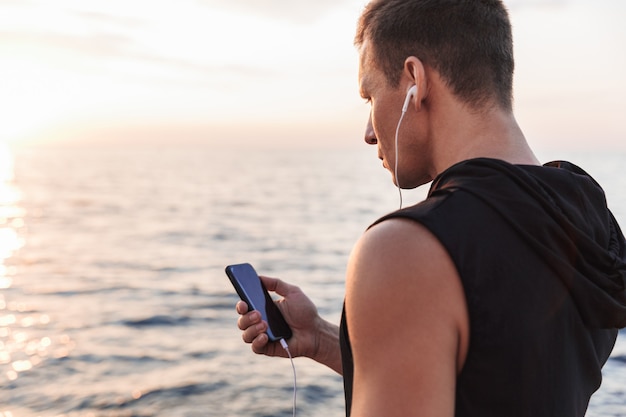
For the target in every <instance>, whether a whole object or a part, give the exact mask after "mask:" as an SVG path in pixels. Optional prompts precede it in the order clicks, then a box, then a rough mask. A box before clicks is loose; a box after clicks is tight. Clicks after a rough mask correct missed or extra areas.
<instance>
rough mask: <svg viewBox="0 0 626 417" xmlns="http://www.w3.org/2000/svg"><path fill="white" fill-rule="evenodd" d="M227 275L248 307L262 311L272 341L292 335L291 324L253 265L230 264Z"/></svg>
mask: <svg viewBox="0 0 626 417" xmlns="http://www.w3.org/2000/svg"><path fill="white" fill-rule="evenodd" d="M226 275H227V276H228V279H230V282H231V283H232V284H233V286H234V287H235V290H236V291H237V294H238V295H239V298H241V299H242V300H243V301H245V302H246V304H248V309H249V310H257V311H258V312H260V313H261V317H262V318H263V320H265V321H266V322H267V324H268V326H267V336H268V338H269V340H270V341H272V342H276V341H278V340H280V339H285V340H287V339H289V338H290V337H291V329H290V328H289V325H288V324H287V322H286V321H285V318H284V317H283V315H282V314H281V312H280V310H279V309H278V307H277V306H276V304H275V303H274V300H273V299H272V297H271V296H270V294H269V293H268V292H267V289H266V288H265V286H264V285H263V282H262V281H261V278H259V276H258V275H257V273H256V271H255V270H254V268H253V267H252V265H250V264H248V263H244V264H237V265H228V266H227V267H226Z"/></svg>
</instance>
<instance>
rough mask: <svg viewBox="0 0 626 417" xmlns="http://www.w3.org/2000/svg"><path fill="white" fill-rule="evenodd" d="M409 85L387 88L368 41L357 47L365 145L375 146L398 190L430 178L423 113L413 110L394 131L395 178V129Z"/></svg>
mask: <svg viewBox="0 0 626 417" xmlns="http://www.w3.org/2000/svg"><path fill="white" fill-rule="evenodd" d="M413 82H414V81H413V80H411V79H408V78H403V79H401V82H400V85H399V86H398V87H395V88H394V87H391V86H390V85H389V82H388V81H387V78H386V77H385V74H384V73H383V72H382V70H380V69H379V68H378V66H377V65H376V63H375V61H374V59H373V52H372V50H371V47H370V45H369V43H368V41H367V40H366V41H365V42H364V43H363V44H362V45H361V49H360V60H359V84H360V90H361V96H362V97H363V98H364V99H366V100H367V101H368V102H369V103H370V105H371V110H370V117H369V120H368V123H367V128H366V130H365V142H366V143H368V144H370V145H377V147H378V157H379V158H380V159H381V160H382V161H383V166H384V167H385V168H386V169H387V170H389V172H391V174H392V177H393V182H394V183H395V184H396V185H399V186H401V187H402V188H414V187H417V186H419V185H422V184H425V183H427V182H428V181H430V180H431V179H432V178H431V176H430V173H429V172H428V171H429V170H428V168H429V166H430V164H429V155H430V154H429V152H428V149H429V146H428V135H427V134H426V132H427V128H426V123H427V122H426V119H424V117H425V116H424V115H425V113H420V112H416V111H415V109H409V110H408V111H407V113H405V115H404V117H403V119H402V123H401V125H400V128H399V130H398V152H397V157H398V171H397V176H398V178H396V172H395V163H396V129H397V128H398V124H399V122H400V117H401V116H402V106H403V104H404V101H405V98H406V96H407V92H408V90H409V89H410V88H411V87H412V86H414V85H415V84H414V83H413ZM409 107H411V106H409ZM398 182H399V184H398Z"/></svg>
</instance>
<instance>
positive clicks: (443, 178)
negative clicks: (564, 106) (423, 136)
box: [431, 158, 626, 329]
mask: <svg viewBox="0 0 626 417" xmlns="http://www.w3.org/2000/svg"><path fill="white" fill-rule="evenodd" d="M465 173H467V176H468V177H472V178H476V177H477V176H478V177H481V181H463V180H462V178H463V177H464V174H465ZM452 174H453V176H454V179H452V178H451V176H452ZM503 176H504V177H505V178H506V181H502V178H503ZM492 178H493V181H491V179H492ZM459 179H460V181H459ZM448 180H449V182H448ZM457 181H458V184H459V185H460V184H462V186H461V185H460V186H459V188H462V189H463V190H464V191H465V192H469V193H471V194H473V195H474V196H475V197H476V198H479V199H481V200H482V201H484V202H485V204H488V205H489V206H491V207H492V208H493V209H494V210H495V211H497V212H498V213H500V214H502V215H503V216H504V217H505V218H506V220H507V221H508V222H509V223H510V225H511V227H513V228H514V229H515V230H516V231H517V233H518V234H519V235H520V236H521V237H522V238H523V239H524V241H525V242H526V243H527V244H528V245H530V246H531V247H532V248H533V250H535V251H536V252H537V253H538V254H539V255H540V256H541V257H542V258H543V259H544V260H545V261H546V263H547V264H548V265H550V267H551V268H553V269H554V270H555V272H556V273H557V275H558V276H559V277H560V279H561V280H562V282H563V283H564V285H565V286H566V287H567V288H568V290H569V292H570V293H571V295H572V298H573V299H574V301H575V303H576V306H577V308H578V310H579V312H580V315H581V317H582V318H583V320H584V321H585V323H586V324H587V325H589V326H592V327H598V328H605V329H608V328H623V327H626V243H625V241H624V236H623V234H622V232H621V230H620V228H619V225H618V224H617V222H616V221H615V218H614V217H613V215H612V213H611V212H610V211H609V209H608V208H607V204H606V199H605V196H604V192H603V191H602V188H601V187H600V186H599V185H598V184H597V183H596V181H594V180H593V178H591V177H590V176H589V175H588V174H587V173H586V172H584V171H583V170H582V169H580V168H578V167H577V166H575V165H573V164H571V163H569V162H562V161H559V162H551V163H548V164H546V165H544V166H543V167H541V166H530V165H511V164H508V163H506V162H503V161H499V160H494V159H486V158H480V159H472V160H469V161H465V162H461V163H459V164H457V165H455V166H453V167H451V168H449V169H448V170H447V171H445V172H444V173H442V174H441V175H440V176H439V177H437V178H436V179H435V181H434V183H433V186H432V188H431V190H435V191H434V193H435V194H436V192H437V191H436V190H437V189H441V188H445V189H449V188H455V183H456V182H457ZM442 183H445V185H444V186H443V187H441V186H442V185H443V184H442ZM509 187H514V188H516V189H518V191H520V192H519V193H511V192H510V191H511V188H509ZM554 190H558V193H556V192H555V191H554ZM512 194H513V195H519V196H520V198H519V200H515V201H512V200H510V199H505V198H503V197H502V196H510V195H512ZM516 213H519V214H520V215H515V214H516ZM533 213H537V215H536V216H535V215H533ZM540 213H541V214H543V215H540ZM545 213H547V214H548V221H546V222H541V224H538V223H537V222H536V221H533V220H534V219H538V218H544V219H545V217H544V216H545ZM512 214H513V215H512ZM564 254H565V255H564Z"/></svg>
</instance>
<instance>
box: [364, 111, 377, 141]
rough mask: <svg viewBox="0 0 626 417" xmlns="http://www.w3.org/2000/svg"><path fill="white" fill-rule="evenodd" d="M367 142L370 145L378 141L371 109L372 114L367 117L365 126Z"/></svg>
mask: <svg viewBox="0 0 626 417" xmlns="http://www.w3.org/2000/svg"><path fill="white" fill-rule="evenodd" d="M365 143H367V144H368V145H376V144H377V143H378V139H376V134H375V133H374V127H373V126H372V112H371V111H370V116H369V118H368V119H367V127H366V128H365Z"/></svg>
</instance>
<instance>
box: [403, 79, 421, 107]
mask: <svg viewBox="0 0 626 417" xmlns="http://www.w3.org/2000/svg"><path fill="white" fill-rule="evenodd" d="M415 95H417V85H414V86H413V87H411V88H409V91H407V92H406V98H405V99H404V105H403V106H402V113H406V111H407V110H408V109H409V103H411V99H412V98H413V96H415Z"/></svg>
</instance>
